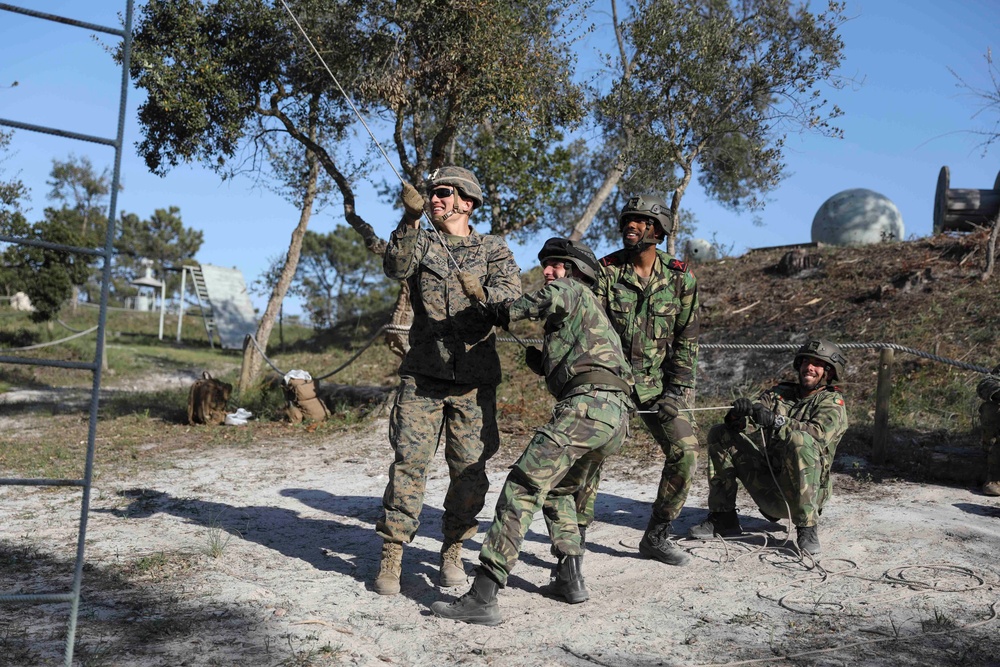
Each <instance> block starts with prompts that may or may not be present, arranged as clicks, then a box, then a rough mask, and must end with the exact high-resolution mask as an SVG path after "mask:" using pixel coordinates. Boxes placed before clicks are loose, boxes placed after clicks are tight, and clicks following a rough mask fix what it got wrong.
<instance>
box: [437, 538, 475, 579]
mask: <svg viewBox="0 0 1000 667" xmlns="http://www.w3.org/2000/svg"><path fill="white" fill-rule="evenodd" d="M467 582H468V578H467V576H466V574H465V566H464V565H463V564H462V543H461V542H449V541H448V540H445V542H444V544H443V545H442V546H441V577H440V579H439V582H438V583H439V584H440V585H441V587H442V588H451V587H452V586H464V585H465V584H466V583H467Z"/></svg>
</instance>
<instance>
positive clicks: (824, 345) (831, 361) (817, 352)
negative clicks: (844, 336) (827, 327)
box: [792, 338, 847, 382]
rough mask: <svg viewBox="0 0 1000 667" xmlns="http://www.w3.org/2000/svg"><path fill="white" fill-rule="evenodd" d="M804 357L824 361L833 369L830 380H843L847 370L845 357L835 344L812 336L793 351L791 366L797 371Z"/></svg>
mask: <svg viewBox="0 0 1000 667" xmlns="http://www.w3.org/2000/svg"><path fill="white" fill-rule="evenodd" d="M806 357H815V358H816V359H819V360H820V361H825V362H826V363H827V365H829V366H830V367H831V368H832V369H833V377H831V378H830V381H831V382H832V381H834V380H843V379H844V376H845V375H846V372H847V359H846V358H845V357H844V354H843V353H842V352H841V351H840V348H839V347H837V345H836V344H834V343H831V342H830V341H828V340H825V339H823V338H813V339H812V340H810V341H807V342H806V343H805V344H804V345H803V346H802V347H800V348H799V349H798V351H797V352H796V353H795V360H794V361H793V362H792V367H793V368H794V369H795V370H796V371H797V370H799V364H801V363H802V360H803V359H805V358H806Z"/></svg>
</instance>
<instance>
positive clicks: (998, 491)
mask: <svg viewBox="0 0 1000 667" xmlns="http://www.w3.org/2000/svg"><path fill="white" fill-rule="evenodd" d="M983 493H984V494H985V495H987V496H1000V482H998V481H988V482H986V483H985V484H983Z"/></svg>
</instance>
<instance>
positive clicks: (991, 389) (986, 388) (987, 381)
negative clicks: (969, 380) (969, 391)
mask: <svg viewBox="0 0 1000 667" xmlns="http://www.w3.org/2000/svg"><path fill="white" fill-rule="evenodd" d="M976 393H977V394H979V398H981V399H983V400H984V401H993V402H994V403H1000V378H995V377H993V376H992V375H987V376H986V377H984V378H983V379H982V380H981V381H980V382H979V386H977V387H976Z"/></svg>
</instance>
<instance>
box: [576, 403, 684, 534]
mask: <svg viewBox="0 0 1000 667" xmlns="http://www.w3.org/2000/svg"><path fill="white" fill-rule="evenodd" d="M634 398H635V397H633V400H634ZM642 409H643V410H655V409H656V403H655V402H654V403H651V404H649V405H645V406H643V407H642ZM688 415H689V413H687V412H682V413H680V414H679V415H677V417H675V418H674V419H668V420H667V421H665V422H661V421H660V419H659V417H657V415H656V414H655V413H653V414H648V413H643V414H641V415H640V416H641V417H642V421H643V422H644V423H645V424H646V428H648V429H649V432H650V433H651V434H652V436H653V439H654V440H656V442H657V444H659V445H660V449H662V450H663V454H664V456H665V457H666V458H665V460H664V461H663V471H662V472H661V473H660V485H659V487H657V489H656V500H654V501H653V517H654V518H655V519H656V520H657V522H658V523H660V522H662V523H666V522H668V521H673V520H674V519H676V518H677V517H678V516H679V515H680V513H681V510H682V509H683V508H684V503H685V502H686V501H687V497H688V493H689V492H690V491H691V480H692V479H693V478H694V473H695V471H696V470H697V468H698V436H696V435H695V434H694V427H693V426H692V425H691V420H690V417H689V416H688ZM600 481H601V477H600V470H598V471H596V475H595V476H594V477H593V478H591V479H589V480H587V481H586V482H585V483H584V485H583V487H582V488H581V489H580V491H579V493H577V495H576V511H577V513H578V514H579V516H580V525H582V526H589V525H590V524H591V523H592V522H593V521H594V502H595V501H596V500H597V487H598V485H599V484H600Z"/></svg>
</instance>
